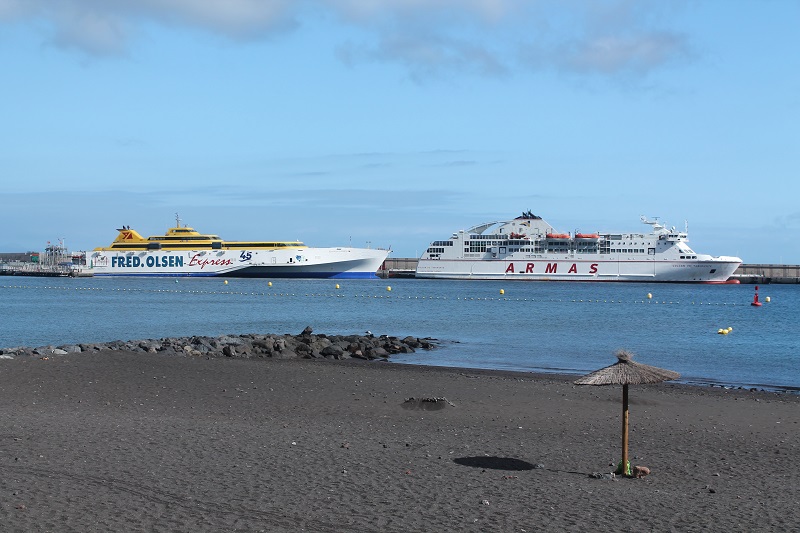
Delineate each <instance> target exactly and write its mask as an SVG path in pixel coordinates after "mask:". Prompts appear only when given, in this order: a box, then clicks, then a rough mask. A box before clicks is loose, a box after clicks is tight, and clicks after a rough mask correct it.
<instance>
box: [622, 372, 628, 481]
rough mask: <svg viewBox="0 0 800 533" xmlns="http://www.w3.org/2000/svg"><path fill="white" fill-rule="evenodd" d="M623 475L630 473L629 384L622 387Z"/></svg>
mask: <svg viewBox="0 0 800 533" xmlns="http://www.w3.org/2000/svg"><path fill="white" fill-rule="evenodd" d="M622 475H623V476H627V475H629V471H628V384H627V383H625V384H623V385H622Z"/></svg>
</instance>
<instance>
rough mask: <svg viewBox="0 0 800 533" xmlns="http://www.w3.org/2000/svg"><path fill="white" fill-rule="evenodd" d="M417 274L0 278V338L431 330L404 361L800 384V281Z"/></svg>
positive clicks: (48, 342) (58, 340)
mask: <svg viewBox="0 0 800 533" xmlns="http://www.w3.org/2000/svg"><path fill="white" fill-rule="evenodd" d="M757 294H758V299H759V301H760V302H761V303H762V305H761V306H759V307H756V306H753V305H751V303H752V302H753V300H754V297H755V295H756V287H755V286H754V285H745V284H742V285H694V284H647V283H580V282H577V283H576V282H571V283H570V282H520V281H513V282H501V281H444V280H417V279H400V278H395V279H375V280H294V279H292V280H289V279H272V280H267V279H238V278H232V279H223V278H140V277H89V278H33V277H8V276H6V277H1V278H0V317H2V319H1V320H0V324H1V325H0V348H11V347H17V346H29V347H41V346H58V345H67V344H77V343H100V342H110V341H115V340H139V339H158V338H163V337H183V336H194V335H204V336H218V335H225V334H233V335H238V334H246V333H277V334H284V333H291V334H298V333H300V332H301V331H302V330H303V329H304V328H305V327H306V326H311V328H312V329H313V331H314V333H317V334H320V333H324V334H328V335H347V334H364V333H366V332H367V331H369V332H371V333H372V334H374V335H376V336H378V335H390V336H398V337H401V338H402V337H405V336H408V335H411V336H414V337H430V338H434V339H437V340H438V341H439V347H438V348H437V349H434V350H430V351H422V350H420V351H417V352H416V353H412V354H404V355H397V356H392V357H391V361H394V362H396V363H400V364H412V365H436V366H447V367H461V368H480V369H499V370H510V371H517V372H544V373H559V374H573V375H576V376H578V375H583V374H586V373H589V372H591V371H593V370H597V369H599V368H602V367H605V366H608V365H610V364H613V363H614V362H616V358H615V356H614V353H615V352H616V351H617V350H619V349H625V350H628V351H630V352H633V353H634V354H635V357H634V360H635V361H638V362H641V363H644V364H648V365H653V366H657V367H661V368H666V369H669V370H674V371H676V372H678V373H680V374H681V378H680V380H679V381H680V382H683V383H689V384H699V385H708V386H724V387H743V388H758V389H764V390H779V391H789V392H792V393H798V392H800V349H799V348H800V341H799V340H798V339H799V338H800V337H798V320H797V317H798V316H799V315H798V309H800V285H762V286H760V287H759V288H758V291H757Z"/></svg>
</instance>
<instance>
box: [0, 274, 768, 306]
mask: <svg viewBox="0 0 800 533" xmlns="http://www.w3.org/2000/svg"><path fill="white" fill-rule="evenodd" d="M175 281H176V282H177V281H178V280H175ZM224 286H225V287H228V286H229V285H228V282H227V280H225V282H224ZM268 286H269V287H270V288H271V287H272V282H269V284H268ZM0 289H8V290H56V291H85V292H132V293H165V294H220V295H229V296H266V297H276V298H277V297H284V298H286V297H301V298H369V299H386V300H426V301H427V300H457V301H464V302H467V301H470V302H471V301H476V302H538V303H575V304H613V305H621V304H646V305H653V306H656V305H706V306H719V307H727V306H730V307H735V306H744V305H751V304H750V303H749V302H738V303H737V302H702V301H680V300H677V301H673V300H658V299H657V298H654V297H653V295H652V294H650V293H648V294H647V295H645V297H644V298H642V299H634V300H620V299H608V298H603V299H599V298H598V299H592V298H512V297H509V296H507V295H505V291H504V290H502V289H501V290H500V296H499V297H494V296H455V297H453V296H427V295H398V294H396V293H392V288H391V287H386V288H385V291H386V292H385V293H384V294H369V293H361V294H352V295H347V294H342V292H340V291H341V289H340V286H339V285H338V284H337V285H335V290H336V292H335V293H326V292H305V293H294V292H277V291H272V290H270V291H256V292H252V291H250V292H248V291H233V290H219V291H208V290H189V289H185V290H184V289H140V288H125V287H112V288H109V287H65V286H61V287H58V286H50V285H48V286H32V285H0ZM769 301H770V299H769V297H766V298H764V302H767V303H768V302H769Z"/></svg>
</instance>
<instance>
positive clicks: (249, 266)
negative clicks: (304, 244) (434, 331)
mask: <svg viewBox="0 0 800 533" xmlns="http://www.w3.org/2000/svg"><path fill="white" fill-rule="evenodd" d="M387 255H388V252H387V251H386V250H376V249H365V248H293V249H284V250H187V251H166V250H165V251H131V252H115V251H107V250H97V251H94V252H91V253H90V254H89V256H88V257H87V266H88V268H89V269H90V271H91V272H92V274H93V275H94V276H150V277H214V276H225V277H231V278H327V279H359V278H364V279H370V278H376V277H377V275H376V271H377V270H378V269H379V268H380V267H381V265H382V264H383V261H384V260H385V259H386V256H387Z"/></svg>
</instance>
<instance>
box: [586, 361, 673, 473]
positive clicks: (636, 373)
mask: <svg viewBox="0 0 800 533" xmlns="http://www.w3.org/2000/svg"><path fill="white" fill-rule="evenodd" d="M615 355H616V356H617V362H616V363H614V364H613V365H611V366H607V367H605V368H601V369H600V370H595V371H594V372H592V373H591V374H587V375H585V376H583V377H582V378H579V379H577V380H575V384H576V385H622V473H623V474H625V475H630V474H631V472H630V470H629V468H628V385H639V384H643V383H661V382H662V381H669V380H672V379H678V378H679V377H681V375H680V374H678V373H677V372H673V371H671V370H664V369H663V368H657V367H655V366H650V365H643V364H641V363H636V362H634V361H633V354H632V353H631V352H628V351H626V350H618V351H617V353H616V354H615Z"/></svg>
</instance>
